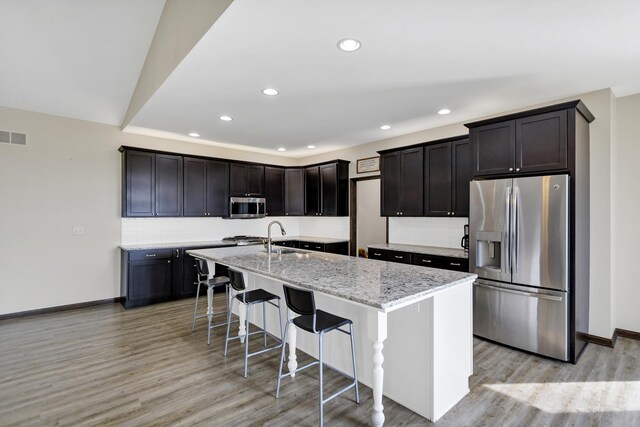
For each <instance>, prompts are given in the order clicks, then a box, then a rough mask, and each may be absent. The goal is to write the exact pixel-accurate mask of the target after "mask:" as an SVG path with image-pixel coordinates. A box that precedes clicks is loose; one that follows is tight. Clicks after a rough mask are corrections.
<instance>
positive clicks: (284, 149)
mask: <svg viewBox="0 0 640 427" xmlns="http://www.w3.org/2000/svg"><path fill="white" fill-rule="evenodd" d="M278 151H287V149H286V148H284V147H280V148H278Z"/></svg>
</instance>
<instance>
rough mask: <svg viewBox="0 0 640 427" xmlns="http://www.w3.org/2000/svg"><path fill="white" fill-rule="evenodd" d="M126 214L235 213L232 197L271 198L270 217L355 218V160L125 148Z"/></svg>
mask: <svg viewBox="0 0 640 427" xmlns="http://www.w3.org/2000/svg"><path fill="white" fill-rule="evenodd" d="M119 151H120V152H122V153H123V156H122V161H123V168H122V173H123V177H122V185H123V188H122V216H123V217H125V216H137V217H154V216H190V217H198V216H217V217H227V216H228V215H229V197H231V196H233V197H265V198H266V199H267V200H266V209H267V212H266V214H267V215H270V216H281V215H305V214H307V215H328V216H346V215H349V162H348V161H345V160H334V161H331V162H325V163H320V164H316V165H313V166H309V167H292V168H288V167H284V166H272V165H263V164H255V163H242V162H234V161H228V160H225V159H216V158H208V157H192V156H184V155H174V154H172V153H165V152H157V151H152V150H146V149H143V148H135V147H126V146H122V147H120V149H119Z"/></svg>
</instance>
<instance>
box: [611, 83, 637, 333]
mask: <svg viewBox="0 0 640 427" xmlns="http://www.w3.org/2000/svg"><path fill="white" fill-rule="evenodd" d="M616 104H617V121H616V132H615V134H616V142H615V144H614V162H613V167H612V171H613V180H614V187H613V189H614V191H613V194H614V201H615V204H614V209H613V221H612V222H613V236H614V240H613V245H614V247H615V252H614V257H613V268H612V270H613V271H614V272H615V275H614V282H613V283H614V284H615V285H614V307H615V313H614V314H615V326H616V327H618V328H622V329H627V330H631V331H636V332H638V331H640V309H638V302H639V301H640V278H639V277H640V276H638V268H637V266H636V264H635V263H636V262H638V261H637V259H636V258H637V253H638V242H640V231H638V230H640V225H639V221H638V219H639V218H640V173H639V169H638V159H640V94H636V95H632V96H626V97H624V98H618V99H617V101H616Z"/></svg>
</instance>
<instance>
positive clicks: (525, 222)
mask: <svg viewBox="0 0 640 427" xmlns="http://www.w3.org/2000/svg"><path fill="white" fill-rule="evenodd" d="M569 180H570V178H569V176H568V175H550V176H535V177H525V178H508V179H495V180H481V181H472V182H471V184H470V186H471V188H470V190H471V191H470V205H469V206H470V210H469V234H470V247H469V261H470V262H469V266H470V269H471V271H472V272H474V273H476V274H477V275H478V280H477V281H476V282H475V283H474V315H473V319H474V324H473V328H474V334H476V335H478V336H480V337H484V338H487V339H490V340H493V341H497V342H499V343H503V344H507V345H510V346H513V347H516V348H520V349H523V350H527V351H531V352H534V353H538V354H542V355H545V356H549V357H553V358H556V359H561V360H569V357H570V352H569V345H570V339H569V338H570V337H569V330H570V328H569V326H570V325H569V322H570V316H569V313H570V303H571V295H570V286H569V283H570V277H569V273H570V268H569V263H570V260H569V258H570V244H569V242H570V240H569V233H570V226H569V204H570V198H569V191H570V185H569V184H570V181H569Z"/></svg>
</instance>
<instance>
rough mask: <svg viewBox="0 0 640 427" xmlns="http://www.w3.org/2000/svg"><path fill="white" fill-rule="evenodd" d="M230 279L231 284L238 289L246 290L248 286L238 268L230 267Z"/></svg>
mask: <svg viewBox="0 0 640 427" xmlns="http://www.w3.org/2000/svg"><path fill="white" fill-rule="evenodd" d="M229 280H230V281H231V286H232V287H233V289H235V290H236V291H239V292H240V291H244V290H245V289H246V286H245V285H244V276H243V275H242V273H240V272H239V271H237V270H233V269H231V268H230V269H229Z"/></svg>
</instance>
